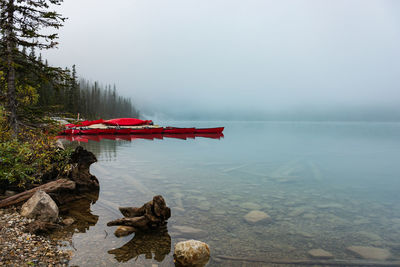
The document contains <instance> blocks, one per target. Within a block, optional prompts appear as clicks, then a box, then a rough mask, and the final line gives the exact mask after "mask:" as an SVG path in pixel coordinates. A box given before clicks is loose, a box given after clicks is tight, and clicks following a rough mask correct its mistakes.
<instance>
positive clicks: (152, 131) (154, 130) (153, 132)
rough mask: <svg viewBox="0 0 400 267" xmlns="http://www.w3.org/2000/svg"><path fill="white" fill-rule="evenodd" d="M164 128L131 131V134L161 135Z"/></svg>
mask: <svg viewBox="0 0 400 267" xmlns="http://www.w3.org/2000/svg"><path fill="white" fill-rule="evenodd" d="M163 130H164V129H163V128H162V127H159V128H143V129H131V132H130V133H131V134H160V133H162V132H163Z"/></svg>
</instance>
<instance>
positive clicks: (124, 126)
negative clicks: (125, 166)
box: [60, 118, 224, 135]
mask: <svg viewBox="0 0 400 267" xmlns="http://www.w3.org/2000/svg"><path fill="white" fill-rule="evenodd" d="M65 127H66V129H65V130H64V131H62V132H61V133H60V134H64V135H80V134H82V135H110V134H221V133H222V131H223V130H224V127H216V128H194V127H190V128H179V127H161V126H157V125H153V122H152V121H151V120H140V119H136V118H119V119H112V120H102V119H100V120H94V121H82V122H79V123H77V124H67V125H65Z"/></svg>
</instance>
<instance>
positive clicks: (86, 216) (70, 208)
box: [60, 191, 99, 235]
mask: <svg viewBox="0 0 400 267" xmlns="http://www.w3.org/2000/svg"><path fill="white" fill-rule="evenodd" d="M98 198H99V191H97V192H94V193H91V194H85V195H84V198H82V199H79V200H76V201H73V202H71V203H68V204H66V205H63V206H61V207H60V214H61V216H63V217H64V218H65V217H72V218H73V219H74V220H75V222H74V224H72V225H71V226H68V227H65V231H67V232H69V233H70V234H71V235H72V234H73V233H74V232H76V230H78V232H80V233H85V232H86V231H87V230H89V228H90V226H94V225H95V224H96V223H97V221H98V219H99V216H97V215H94V214H92V213H91V210H90V206H91V205H92V204H94V203H95V202H96V201H97V199H98Z"/></svg>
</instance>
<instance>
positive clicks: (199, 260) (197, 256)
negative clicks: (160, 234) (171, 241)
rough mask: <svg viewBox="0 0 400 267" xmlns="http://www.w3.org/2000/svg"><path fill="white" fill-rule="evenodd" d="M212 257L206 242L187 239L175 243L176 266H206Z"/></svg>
mask: <svg viewBox="0 0 400 267" xmlns="http://www.w3.org/2000/svg"><path fill="white" fill-rule="evenodd" d="M209 259H210V248H209V247H208V245H207V244H206V243H204V242H201V241H198V240H187V241H182V242H179V243H177V244H175V247H174V261H175V264H176V266H197V267H201V266H205V265H206V264H207V263H208V261H209Z"/></svg>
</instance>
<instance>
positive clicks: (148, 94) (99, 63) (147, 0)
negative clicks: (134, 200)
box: [45, 0, 400, 117]
mask: <svg viewBox="0 0 400 267" xmlns="http://www.w3.org/2000/svg"><path fill="white" fill-rule="evenodd" d="M59 11H60V12H61V13H62V14H63V15H64V16H66V17H68V18H69V19H68V20H67V21H66V23H65V26H64V27H63V28H62V29H61V30H60V32H59V33H60V40H59V41H60V45H59V48H58V49H56V50H52V51H48V52H45V57H46V58H48V59H49V61H50V63H51V64H54V65H58V66H71V65H72V64H76V65H77V70H78V73H79V75H80V76H82V77H85V78H87V79H90V80H98V81H100V82H101V83H103V84H107V83H111V84H114V83H115V84H116V86H117V89H118V90H119V92H120V93H121V94H123V95H125V96H131V97H132V99H133V100H134V102H135V103H137V104H138V105H139V107H140V108H141V109H143V110H144V112H145V113H151V111H153V113H156V114H157V115H160V116H161V115H165V116H176V115H177V114H185V113H187V114H198V116H199V117H201V114H202V113H204V114H206V113H208V114H211V113H213V114H227V113H232V114H234V113H235V112H245V111H248V112H249V114H251V113H252V112H260V113H263V114H268V113H270V112H275V113H279V112H290V111H296V110H301V109H309V108H310V109H318V110H321V109H339V110H340V109H343V108H346V109H348V108H352V107H355V108H364V107H388V106H396V105H397V106H399V103H400V1H397V0H393V1H385V0H374V1H372V0H359V1H357V0H331V1H328V0H326V1H321V0H292V1H288V0H275V1H268V0H240V1H239V0H113V1H109V0H107V1H105V0H65V2H64V3H63V5H62V6H61V7H60V9H59ZM217 117H218V116H217Z"/></svg>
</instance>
